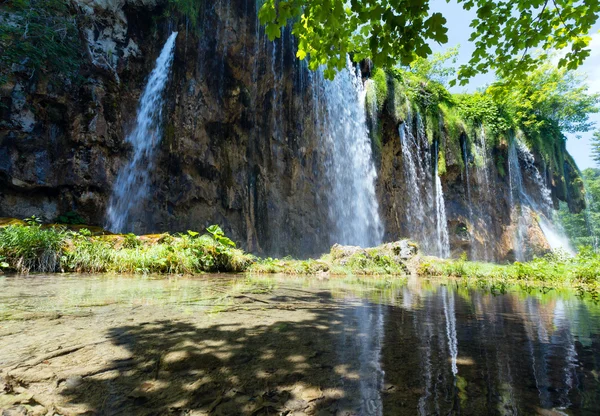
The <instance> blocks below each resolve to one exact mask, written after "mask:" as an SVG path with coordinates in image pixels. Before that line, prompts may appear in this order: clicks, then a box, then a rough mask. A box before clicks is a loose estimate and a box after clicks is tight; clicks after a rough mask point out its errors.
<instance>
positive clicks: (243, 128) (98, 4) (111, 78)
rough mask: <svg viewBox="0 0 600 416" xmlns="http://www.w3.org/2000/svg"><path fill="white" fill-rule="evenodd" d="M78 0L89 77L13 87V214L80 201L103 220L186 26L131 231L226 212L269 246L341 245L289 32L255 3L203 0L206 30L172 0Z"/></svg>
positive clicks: (225, 221)
mask: <svg viewBox="0 0 600 416" xmlns="http://www.w3.org/2000/svg"><path fill="white" fill-rule="evenodd" d="M77 3H78V4H79V6H81V9H82V11H83V12H84V13H87V15H88V16H89V19H88V20H89V25H88V26H87V27H84V28H83V30H82V36H81V37H82V44H81V48H82V53H84V54H85V55H86V57H87V60H86V63H85V65H84V67H83V68H82V70H81V72H82V74H83V75H84V77H85V80H84V81H82V82H81V83H80V84H75V83H73V84H70V85H66V86H62V87H60V88H56V87H52V86H50V85H48V82H47V80H45V79H43V76H40V77H38V78H34V79H31V80H30V79H22V78H20V77H19V76H18V74H15V76H14V79H11V81H10V83H9V84H7V85H4V86H3V88H2V92H1V93H2V102H3V103H5V104H7V105H6V107H7V108H5V109H3V110H2V124H1V125H0V161H1V162H2V163H0V183H1V184H2V186H0V216H11V217H25V216H29V215H33V214H35V215H38V216H42V217H43V218H45V219H46V220H52V219H54V218H55V217H56V216H58V215H60V214H61V213H64V212H68V211H76V212H78V213H79V214H80V215H81V216H83V217H84V218H85V219H87V220H88V221H89V222H90V223H91V224H99V225H101V224H103V221H104V213H105V210H106V205H107V203H108V199H109V198H110V194H111V188H112V184H113V183H114V181H115V178H116V175H117V174H118V172H119V169H120V168H121V167H122V166H123V165H124V164H125V162H126V160H127V158H128V155H129V150H130V148H129V145H128V144H127V143H126V140H125V138H126V135H127V134H128V133H129V132H130V130H131V128H132V124H133V122H134V120H135V114H136V108H137V102H138V99H139V96H140V94H141V92H142V90H143V88H144V84H145V81H146V78H147V76H148V74H149V73H150V71H151V69H152V67H153V65H154V61H155V59H156V57H157V56H158V53H159V52H160V49H161V47H162V45H163V44H164V41H165V40H166V38H167V37H168V36H169V34H170V33H171V32H172V31H175V30H177V31H179V33H180V34H179V36H178V38H177V45H176V53H175V62H174V65H173V68H174V69H173V73H172V75H171V80H170V82H169V85H168V91H167V96H168V99H167V104H166V106H165V109H164V111H165V113H166V114H168V116H166V117H165V119H166V120H167V123H166V125H165V126H164V132H163V133H164V134H163V139H162V141H161V143H160V145H159V146H160V148H159V149H158V151H157V157H156V160H155V161H154V162H155V163H154V166H155V169H154V170H153V172H152V173H151V192H150V194H149V195H148V200H147V201H145V203H144V204H143V209H142V212H141V213H140V215H139V216H138V218H137V219H136V220H135V221H134V222H133V223H132V224H131V225H130V228H129V229H128V230H126V231H134V232H138V233H147V232H153V231H163V230H170V231H185V230H187V229H202V228H204V227H206V226H208V225H210V224H213V223H219V224H221V226H222V227H223V229H224V230H225V231H226V233H228V235H231V236H232V238H233V239H235V240H236V241H238V242H239V243H241V245H242V246H244V247H245V248H247V249H249V250H252V251H256V252H262V253H269V254H273V255H284V254H295V255H308V254H317V253H320V252H323V251H326V250H328V248H329V243H330V242H329V241H328V238H327V229H328V228H329V224H328V221H329V220H328V215H327V203H326V198H327V193H326V191H325V189H323V188H324V185H322V184H321V181H320V180H319V177H322V176H323V172H322V171H323V166H324V164H325V156H324V154H323V151H322V150H321V148H320V145H319V139H318V138H319V135H318V133H317V132H315V131H313V130H314V129H313V128H312V126H313V125H315V123H313V120H314V114H312V108H313V105H312V93H307V92H308V90H307V88H308V83H307V79H308V77H309V73H308V71H307V70H306V68H305V67H303V66H302V65H301V64H300V63H299V62H298V61H297V60H296V59H295V56H294V51H293V48H292V45H291V43H290V42H289V39H290V36H291V34H290V33H289V30H287V31H285V33H284V35H283V36H284V38H286V39H287V40H280V41H276V42H270V41H267V40H266V38H265V36H264V34H263V32H262V29H261V28H259V27H258V24H257V18H256V4H255V2H253V1H249V0H247V1H244V0H231V1H228V2H217V3H215V2H204V3H203V6H202V8H201V16H200V19H199V20H200V22H201V24H200V27H199V28H198V29H197V30H193V29H192V28H191V25H189V24H187V22H186V21H185V19H183V18H181V19H180V21H179V23H177V22H176V21H175V20H167V19H166V18H164V17H162V16H164V15H165V13H164V5H163V3H164V2H162V1H151V0H148V1H142V0H138V1H125V0H120V1H117V0H104V1H99V0H89V1H85V0H80V1H78V2H77ZM198 34H202V35H200V36H199V35H198Z"/></svg>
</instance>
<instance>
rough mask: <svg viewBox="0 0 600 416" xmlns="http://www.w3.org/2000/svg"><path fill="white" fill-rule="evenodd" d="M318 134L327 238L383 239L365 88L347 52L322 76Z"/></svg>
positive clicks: (365, 244) (369, 243)
mask: <svg viewBox="0 0 600 416" xmlns="http://www.w3.org/2000/svg"><path fill="white" fill-rule="evenodd" d="M323 92H324V94H323V95H324V97H323V98H324V103H323V105H324V106H325V108H324V113H325V114H324V118H325V119H324V120H322V123H323V125H322V126H323V135H324V140H325V144H326V146H327V149H328V151H329V152H330V158H329V159H330V160H329V162H328V163H327V165H326V173H327V176H328V177H329V178H330V180H331V181H332V193H331V195H330V196H329V214H330V218H331V221H332V223H333V224H334V228H335V229H334V231H333V233H332V237H333V242H336V243H340V244H352V245H359V246H362V247H369V246H376V245H378V244H380V243H381V241H382V239H383V227H382V224H381V219H380V217H379V204H378V202H377V195H376V193H375V180H376V179H377V172H376V170H375V165H374V163H373V159H372V151H371V142H370V139H369V134H368V130H367V124H366V121H367V120H366V112H365V90H364V88H363V83H362V79H361V76H360V72H359V71H358V70H355V69H354V68H353V66H352V65H351V63H350V59H349V58H348V65H347V67H346V68H345V69H344V70H342V71H340V72H339V73H338V74H337V75H336V77H335V79H334V80H333V81H324V85H323Z"/></svg>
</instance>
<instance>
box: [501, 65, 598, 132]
mask: <svg viewBox="0 0 600 416" xmlns="http://www.w3.org/2000/svg"><path fill="white" fill-rule="evenodd" d="M510 81H511V79H510V78H505V79H502V80H500V81H499V82H498V83H496V84H494V85H492V86H491V87H490V93H491V94H492V95H494V97H495V99H496V101H497V102H499V103H500V104H501V105H504V106H506V107H507V108H509V109H510V110H511V112H512V117H513V118H514V119H515V121H516V123H517V124H518V125H520V126H522V128H523V129H525V130H526V131H527V132H528V133H529V134H532V133H541V132H543V131H544V129H546V130H548V129H552V128H554V129H557V130H559V131H560V132H563V133H564V132H568V133H577V132H585V131H589V130H590V129H591V128H592V127H593V125H594V124H593V123H592V122H590V120H589V116H590V114H594V113H597V112H598V111H600V110H599V108H598V103H600V94H591V93H589V88H588V86H587V84H586V82H585V78H583V77H582V76H580V75H578V74H577V73H575V72H573V71H568V70H567V69H565V68H561V69H557V68H556V67H555V66H554V65H553V63H551V62H550V61H546V62H543V63H541V64H540V66H538V67H536V68H532V71H531V73H529V74H528V75H527V76H524V77H523V78H521V79H519V80H518V81H514V82H510Z"/></svg>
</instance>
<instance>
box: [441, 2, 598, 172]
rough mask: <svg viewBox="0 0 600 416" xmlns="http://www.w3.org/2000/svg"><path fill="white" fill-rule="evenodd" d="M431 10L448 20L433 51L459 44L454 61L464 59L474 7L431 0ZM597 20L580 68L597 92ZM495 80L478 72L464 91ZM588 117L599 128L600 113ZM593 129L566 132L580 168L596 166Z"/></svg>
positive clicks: (467, 53) (458, 89)
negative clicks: (445, 40) (445, 33)
mask: <svg viewBox="0 0 600 416" xmlns="http://www.w3.org/2000/svg"><path fill="white" fill-rule="evenodd" d="M431 9H432V11H436V12H441V13H442V14H443V15H444V17H446V19H447V20H448V23H447V24H446V25H447V27H448V39H449V41H448V43H447V44H445V45H432V49H433V51H434V52H442V51H444V50H446V49H447V48H450V47H454V46H457V45H460V49H459V56H458V61H457V65H461V64H464V63H467V62H468V61H469V58H470V57H471V53H472V52H473V50H474V46H473V45H472V44H470V43H469V36H470V35H471V28H470V27H469V24H470V23H471V20H473V18H474V17H475V11H474V10H470V11H466V10H464V9H463V8H462V7H461V6H460V5H458V4H457V3H456V1H455V0H451V1H450V2H449V3H447V2H446V0H433V1H432V3H431ZM599 31H600V23H597V24H596V26H595V27H594V30H593V32H592V33H591V34H590V36H592V42H591V44H590V48H591V55H590V57H589V58H588V59H587V60H586V61H585V63H584V64H583V65H582V66H581V67H580V68H579V70H578V71H579V72H580V73H582V74H584V75H586V76H587V83H588V85H589V87H590V92H598V93H600V32H599ZM493 81H494V75H493V74H486V75H478V76H477V77H475V78H473V80H472V81H471V82H470V84H469V86H468V87H466V91H474V90H475V89H477V88H479V87H482V86H485V85H487V84H490V83H492V82H493ZM450 90H451V91H453V92H465V87H453V88H451V89H450ZM591 119H592V120H593V121H595V122H596V123H597V125H598V128H600V114H594V115H593V116H592V117H591ZM592 133H593V131H590V132H587V133H581V134H580V136H581V138H579V139H578V138H576V137H575V135H568V136H567V137H568V140H567V150H568V151H569V153H571V155H573V158H574V159H575V161H576V162H577V165H578V166H579V168H580V169H582V170H583V169H586V168H591V167H598V166H597V165H596V164H595V162H594V161H593V160H592V157H591V147H590V138H591V137H592Z"/></svg>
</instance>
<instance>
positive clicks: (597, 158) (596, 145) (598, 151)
mask: <svg viewBox="0 0 600 416" xmlns="http://www.w3.org/2000/svg"><path fill="white" fill-rule="evenodd" d="M590 144H591V146H592V157H593V158H594V162H596V165H598V167H600V130H598V131H596V132H594V135H593V136H592V139H591V141H590Z"/></svg>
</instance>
